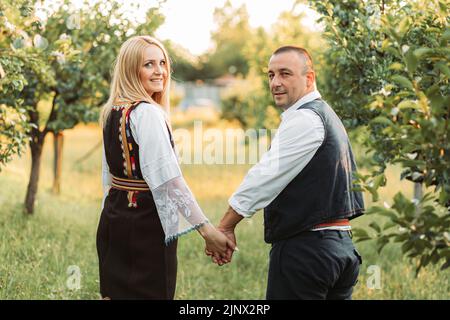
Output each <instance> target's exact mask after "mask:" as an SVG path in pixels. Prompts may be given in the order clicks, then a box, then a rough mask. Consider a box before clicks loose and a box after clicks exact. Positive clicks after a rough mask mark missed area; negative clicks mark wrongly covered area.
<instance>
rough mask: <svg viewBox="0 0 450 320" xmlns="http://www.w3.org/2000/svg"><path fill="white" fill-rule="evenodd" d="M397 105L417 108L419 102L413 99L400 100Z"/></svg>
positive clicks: (400, 107) (405, 107) (401, 107)
mask: <svg viewBox="0 0 450 320" xmlns="http://www.w3.org/2000/svg"><path fill="white" fill-rule="evenodd" d="M397 107H398V108H399V109H400V110H402V109H408V108H410V109H417V108H419V106H418V104H417V102H416V101H412V100H403V101H402V102H400V103H399V104H398V105H397Z"/></svg>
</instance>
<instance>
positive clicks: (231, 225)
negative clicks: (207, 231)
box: [205, 207, 243, 266]
mask: <svg viewBox="0 0 450 320" xmlns="http://www.w3.org/2000/svg"><path fill="white" fill-rule="evenodd" d="M242 219H243V217H242V216H241V215H239V214H237V213H236V211H234V209H233V208H231V207H229V208H228V210H227V212H226V213H225V214H224V216H223V218H222V220H221V221H220V224H219V226H218V227H217V229H218V230H219V231H221V232H223V234H224V235H225V236H226V237H227V238H228V239H229V240H230V241H231V243H233V246H228V248H227V251H226V255H225V256H226V259H221V258H220V257H218V256H217V255H214V253H213V252H212V251H211V250H208V248H206V249H205V253H206V255H208V256H211V257H212V261H213V262H214V263H216V264H218V265H220V266H221V265H223V264H225V263H228V262H231V258H232V256H233V252H234V251H235V250H236V251H239V249H238V248H237V246H236V235H235V233H234V229H235V228H236V225H237V224H238V223H239V221H241V220H242Z"/></svg>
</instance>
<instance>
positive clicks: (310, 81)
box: [306, 71, 316, 88]
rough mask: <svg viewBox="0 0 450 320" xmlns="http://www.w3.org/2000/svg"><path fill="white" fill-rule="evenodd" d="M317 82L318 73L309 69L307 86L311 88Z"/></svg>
mask: <svg viewBox="0 0 450 320" xmlns="http://www.w3.org/2000/svg"><path fill="white" fill-rule="evenodd" d="M315 82H316V73H315V72H314V71H309V72H308V73H307V74H306V86H307V87H308V88H311V87H313V86H314V83H315Z"/></svg>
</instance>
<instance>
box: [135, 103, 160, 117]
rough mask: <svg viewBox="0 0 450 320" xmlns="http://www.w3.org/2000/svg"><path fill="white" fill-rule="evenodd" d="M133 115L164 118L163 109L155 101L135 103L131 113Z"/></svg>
mask: <svg viewBox="0 0 450 320" xmlns="http://www.w3.org/2000/svg"><path fill="white" fill-rule="evenodd" d="M133 113H134V116H135V117H153V118H155V119H158V120H161V119H162V120H164V110H163V109H162V108H161V107H160V106H158V105H157V104H155V103H151V102H147V101H142V102H140V103H138V104H137V105H136V107H135V108H134V110H133V112H132V113H131V114H132V115H133Z"/></svg>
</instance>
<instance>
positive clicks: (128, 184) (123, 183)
mask: <svg viewBox="0 0 450 320" xmlns="http://www.w3.org/2000/svg"><path fill="white" fill-rule="evenodd" d="M112 187H113V188H115V189H118V190H123V191H150V188H149V187H148V185H147V183H146V182H145V180H139V179H126V178H118V177H115V176H112Z"/></svg>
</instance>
